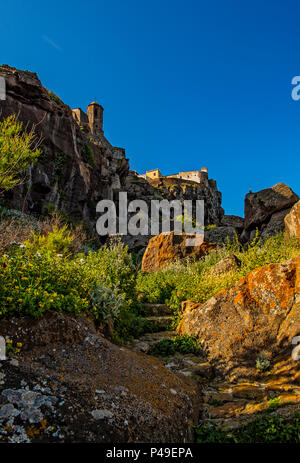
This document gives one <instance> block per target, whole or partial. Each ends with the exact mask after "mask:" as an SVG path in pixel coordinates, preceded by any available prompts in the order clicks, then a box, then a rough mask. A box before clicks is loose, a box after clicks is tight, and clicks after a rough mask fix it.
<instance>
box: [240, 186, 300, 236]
mask: <svg viewBox="0 0 300 463" xmlns="http://www.w3.org/2000/svg"><path fill="white" fill-rule="evenodd" d="M298 200H299V197H298V196H297V194H296V193H294V192H293V190H292V189H291V188H290V187H289V186H287V185H285V184H284V183H278V184H276V185H274V186H273V187H272V188H266V189H264V190H260V191H258V192H257V193H252V192H251V193H248V194H247V195H246V198H245V224H244V231H243V233H242V240H243V241H244V242H245V241H248V240H249V239H252V238H253V237H254V235H255V230H256V229H258V230H259V232H260V233H261V234H262V236H263V237H266V236H272V235H274V234H276V233H279V232H280V231H282V230H284V217H285V216H286V215H287V214H288V213H289V212H290V210H291V208H292V207H293V205H294V204H295V203H296V202H297V201H298Z"/></svg>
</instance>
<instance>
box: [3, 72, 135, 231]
mask: <svg viewBox="0 0 300 463" xmlns="http://www.w3.org/2000/svg"><path fill="white" fill-rule="evenodd" d="M0 76H1V77H3V78H4V79H5V82H6V100H5V101H0V107H1V118H4V117H6V116H9V115H11V114H16V115H17V116H18V119H19V121H22V122H23V126H24V127H27V128H28V129H31V128H32V127H34V129H35V132H36V133H37V135H38V136H39V137H41V139H42V144H41V148H42V151H43V154H42V156H41V157H40V159H39V160H38V163H37V164H36V165H35V166H34V167H33V168H31V169H30V171H29V172H28V176H27V181H26V182H25V183H24V184H23V185H22V186H20V187H17V188H15V189H14V190H13V191H12V192H10V193H9V194H7V196H6V199H7V200H8V201H9V202H10V204H11V206H12V207H15V208H22V210H23V211H24V212H28V213H32V214H36V215H40V214H41V213H43V212H44V211H45V208H47V207H48V208H56V209H60V210H63V211H64V213H65V214H67V215H68V216H69V217H70V218H71V219H75V220H80V221H81V220H84V221H85V222H86V223H87V224H90V225H91V224H94V222H95V221H96V203H97V202H98V201H99V200H101V199H106V198H113V196H114V192H118V191H119V190H120V189H121V188H122V187H123V185H124V182H125V178H126V175H127V173H128V160H127V159H125V156H124V150H122V149H117V148H115V147H113V146H112V145H111V144H110V143H109V141H108V140H107V139H106V138H105V137H104V135H103V133H101V134H99V136H97V137H95V136H94V135H93V134H92V133H89V131H88V130H86V127H81V126H80V125H79V123H77V122H76V121H75V120H74V117H73V114H72V110H71V108H69V106H67V105H65V104H64V103H63V102H61V101H60V100H59V99H58V98H57V97H55V96H54V95H53V94H52V93H51V92H48V90H47V89H46V88H44V87H43V86H42V84H41V82H40V80H39V79H38V77H37V75H36V74H35V73H32V72H29V71H20V70H17V69H15V68H12V67H9V66H6V65H3V66H0Z"/></svg>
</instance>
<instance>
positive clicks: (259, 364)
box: [256, 353, 271, 372]
mask: <svg viewBox="0 0 300 463" xmlns="http://www.w3.org/2000/svg"><path fill="white" fill-rule="evenodd" d="M270 365H271V364H270V360H268V359H267V358H266V356H265V355H264V354H263V353H262V354H260V355H259V356H258V357H257V359H256V369H257V370H258V371H260V372H263V371H267V370H268V369H269V368H270Z"/></svg>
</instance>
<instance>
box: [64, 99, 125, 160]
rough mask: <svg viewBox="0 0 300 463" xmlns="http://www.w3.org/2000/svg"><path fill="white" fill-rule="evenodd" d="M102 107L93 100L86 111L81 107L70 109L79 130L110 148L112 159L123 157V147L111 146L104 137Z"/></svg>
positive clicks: (100, 144)
mask: <svg viewBox="0 0 300 463" xmlns="http://www.w3.org/2000/svg"><path fill="white" fill-rule="evenodd" d="M103 111H104V109H103V107H102V106H101V105H100V104H99V103H97V102H96V101H93V102H92V103H90V104H89V105H88V107H87V113H85V112H84V111H82V109H81V108H75V109H72V114H73V118H74V120H75V121H76V122H77V123H78V125H79V126H80V128H81V130H83V131H84V132H85V133H86V134H88V136H89V137H90V138H91V139H92V140H93V142H94V143H96V144H97V145H99V146H103V147H106V148H109V149H111V150H112V157H113V159H125V149H124V148H119V147H116V146H112V145H111V143H109V141H108V140H107V139H106V138H105V136H104V131H103Z"/></svg>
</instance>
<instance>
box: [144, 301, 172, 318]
mask: <svg viewBox="0 0 300 463" xmlns="http://www.w3.org/2000/svg"><path fill="white" fill-rule="evenodd" d="M143 305H144V307H145V309H146V314H147V316H151V315H152V316H163V315H172V314H173V310H172V309H171V308H170V307H168V306H167V305H166V304H150V303H144V304H143Z"/></svg>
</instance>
